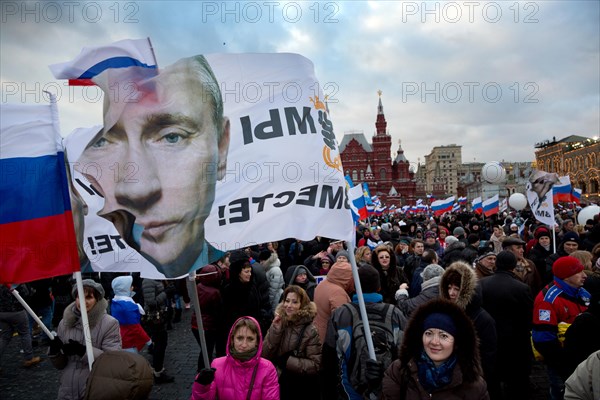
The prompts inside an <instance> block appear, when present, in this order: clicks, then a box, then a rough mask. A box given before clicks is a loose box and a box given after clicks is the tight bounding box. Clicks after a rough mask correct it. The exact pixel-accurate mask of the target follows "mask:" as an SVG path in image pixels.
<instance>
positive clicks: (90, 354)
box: [73, 271, 94, 371]
mask: <svg viewBox="0 0 600 400" xmlns="http://www.w3.org/2000/svg"><path fill="white" fill-rule="evenodd" d="M73 275H74V276H75V284H76V285H77V297H78V299H79V311H80V312H81V325H82V326H83V338H84V340H85V352H86V354H87V360H88V367H89V368H90V371H91V370H92V364H93V363H94V350H93V347H92V335H91V334H90V321H89V319H88V314H87V309H86V307H85V293H84V292H83V280H82V279H81V271H77V272H74V273H73Z"/></svg>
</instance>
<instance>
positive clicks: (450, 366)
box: [417, 349, 456, 393]
mask: <svg viewBox="0 0 600 400" xmlns="http://www.w3.org/2000/svg"><path fill="white" fill-rule="evenodd" d="M455 365H456V355H455V354H452V355H451V356H450V358H448V359H447V360H446V361H444V362H443V363H441V364H440V365H439V366H437V367H436V366H435V364H434V362H433V361H432V360H431V358H429V356H428V355H427V353H426V352H425V349H423V350H422V351H421V357H420V358H419V361H417V367H418V368H419V372H418V374H419V382H420V383H421V385H422V386H423V388H424V389H425V390H426V391H427V393H432V392H433V391H435V390H438V389H440V388H443V387H444V386H447V385H448V384H450V382H452V374H453V372H454V366H455Z"/></svg>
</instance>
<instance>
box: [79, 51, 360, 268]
mask: <svg viewBox="0 0 600 400" xmlns="http://www.w3.org/2000/svg"><path fill="white" fill-rule="evenodd" d="M206 60H207V61H208V63H209V64H210V68H212V72H213V73H214V77H213V75H212V73H211V72H210V69H207V67H206V65H205V64H204V58H202V57H192V58H188V59H183V60H180V61H178V62H177V63H175V64H174V65H172V66H169V67H166V68H164V69H161V70H160V73H159V74H158V76H156V77H154V78H151V79H146V80H145V81H141V82H134V83H135V85H133V87H134V88H135V93H130V92H131V90H132V89H131V87H132V85H130V84H129V82H128V84H127V85H125V86H128V87H129V88H128V90H129V91H130V92H128V93H127V95H128V96H126V97H123V96H122V93H121V96H120V97H119V98H117V97H118V95H119V93H114V92H115V90H114V88H115V87H122V86H119V85H116V86H115V82H114V79H115V77H119V79H121V78H123V79H126V74H124V71H123V70H121V71H119V73H113V71H107V73H105V74H102V75H100V76H99V77H98V79H94V80H95V81H96V83H97V84H98V85H99V86H100V87H103V89H104V90H105V93H110V96H111V98H110V101H108V102H107V101H105V127H104V131H101V132H99V133H97V134H94V133H93V132H92V133H90V132H87V133H85V132H84V133H85V134H83V133H81V132H80V136H81V137H84V136H85V137H86V139H77V140H75V139H72V140H71V139H70V140H67V149H68V153H69V156H70V160H71V162H74V161H76V163H75V169H76V170H77V171H79V172H80V173H82V174H83V175H85V177H86V178H88V180H89V182H85V180H84V179H80V184H83V185H84V186H85V185H87V184H90V187H89V189H91V192H92V193H93V194H89V193H88V195H89V197H91V198H93V201H91V200H90V203H89V204H88V207H89V213H88V216H87V217H86V233H85V236H86V238H88V243H87V245H88V246H87V248H86V250H88V251H89V252H90V253H89V256H90V260H91V261H92V266H93V268H94V269H95V270H102V271H107V270H120V271H122V270H131V271H140V272H142V276H147V277H153V278H160V277H166V278H174V277H179V276H183V275H185V274H187V273H188V272H189V271H190V270H194V269H197V268H201V267H202V266H204V265H206V264H207V263H208V262H211V261H214V260H215V259H216V258H218V257H220V256H221V255H222V251H226V250H232V249H237V248H241V247H246V246H248V245H251V244H255V243H264V242H269V241H276V240H281V239H284V238H291V237H293V238H297V239H301V240H311V239H313V238H314V237H315V236H326V237H330V238H334V239H339V240H351V239H352V237H353V223H352V216H351V212H350V208H349V204H348V200H347V197H346V193H345V180H344V176H343V173H342V171H343V169H342V166H341V160H340V156H339V149H338V147H337V143H336V140H335V135H334V130H333V124H332V122H331V120H330V119H329V117H328V112H327V109H326V105H325V102H324V96H323V93H322V90H321V87H320V86H319V83H318V81H317V80H316V77H315V76H314V67H313V64H312V63H311V62H310V61H309V60H308V59H306V58H304V57H302V56H300V55H296V54H214V55H208V56H206ZM117 83H122V82H117ZM103 85H108V86H103ZM123 87H124V86H123ZM111 88H113V91H112V92H110V89H111ZM127 99H131V100H132V101H129V102H128V101H127ZM215 103H219V104H221V103H222V105H223V108H222V110H223V111H222V116H221V111H220V107H218V106H217V107H215V106H214V104H215ZM107 110H108V111H107ZM108 114H110V116H109V117H108V119H109V123H107V121H106V118H107V115H108ZM92 136H93V138H92V139H91V142H90V137H92ZM88 142H89V143H90V144H89V145H87V146H86V145H82V143H88ZM80 154H81V157H79V155H80ZM84 191H85V190H84ZM80 192H81V190H80ZM99 199H100V200H101V201H100V202H98V200H99ZM102 199H103V200H102ZM86 200H89V199H86ZM211 206H212V207H211ZM99 215H100V216H103V217H104V218H108V219H110V220H115V221H117V222H119V223H118V225H119V226H118V228H119V229H118V232H120V233H121V234H122V235H121V236H122V237H125V238H129V240H125V239H123V240H124V241H127V242H128V243H129V245H131V246H129V245H128V247H126V248H124V249H123V248H120V244H121V243H120V242H116V241H113V242H111V243H110V248H112V249H113V250H115V251H118V252H120V253H121V254H122V256H118V257H116V260H117V261H116V262H113V261H114V260H115V257H114V254H115V253H114V252H112V251H111V253H112V255H113V258H109V257H104V259H105V260H104V261H94V257H95V259H96V260H102V258H103V257H100V256H99V255H98V249H99V244H100V247H101V248H102V249H103V250H107V249H109V244H108V242H107V241H106V240H105V239H106V238H105V237H104V235H105V234H106V235H109V239H110V236H111V235H113V236H114V235H116V233H115V231H114V230H113V231H108V232H106V233H104V231H103V228H99V225H98V224H99V222H98V221H94V219H96V220H97V219H98V218H100V217H98V216H99ZM128 216H130V217H131V218H128ZM133 219H135V224H132V223H131V222H132V220H133ZM101 221H104V222H105V221H106V220H105V219H101ZM98 229H99V230H98ZM89 238H92V239H91V242H90V241H89V240H90V239H89ZM98 238H100V242H98ZM138 247H139V249H140V252H141V253H142V254H143V255H144V257H138V256H136V255H135V254H134V253H131V252H135V251H134V250H133V248H138ZM117 249H118V250H117ZM94 251H95V252H96V253H95V254H93V252H94ZM108 252H109V251H106V253H108ZM103 254H104V253H103ZM146 260H147V261H146Z"/></svg>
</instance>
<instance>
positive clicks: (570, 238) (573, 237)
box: [562, 232, 579, 244]
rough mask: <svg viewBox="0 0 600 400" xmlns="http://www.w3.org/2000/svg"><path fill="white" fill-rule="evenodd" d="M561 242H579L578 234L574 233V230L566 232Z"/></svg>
mask: <svg viewBox="0 0 600 400" xmlns="http://www.w3.org/2000/svg"><path fill="white" fill-rule="evenodd" d="M562 242H563V243H567V242H575V243H577V244H579V235H578V234H576V233H575V232H567V233H565V235H564V236H563V238H562Z"/></svg>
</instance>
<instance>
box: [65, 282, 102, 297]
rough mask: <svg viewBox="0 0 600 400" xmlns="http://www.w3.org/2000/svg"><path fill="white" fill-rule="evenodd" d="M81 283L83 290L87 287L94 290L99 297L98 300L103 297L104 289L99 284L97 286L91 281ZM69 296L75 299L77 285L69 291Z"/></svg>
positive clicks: (96, 283)
mask: <svg viewBox="0 0 600 400" xmlns="http://www.w3.org/2000/svg"><path fill="white" fill-rule="evenodd" d="M82 283H83V287H84V288H85V287H86V286H87V287H91V288H92V289H94V290H95V291H96V292H97V293H98V294H99V295H100V298H103V297H104V288H103V287H102V285H101V284H99V283H98V282H96V281H95V280H93V279H84V280H83V281H82ZM71 296H73V298H76V297H77V284H74V285H73V289H71Z"/></svg>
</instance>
